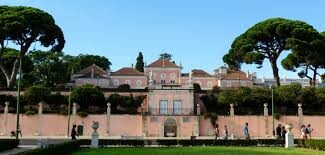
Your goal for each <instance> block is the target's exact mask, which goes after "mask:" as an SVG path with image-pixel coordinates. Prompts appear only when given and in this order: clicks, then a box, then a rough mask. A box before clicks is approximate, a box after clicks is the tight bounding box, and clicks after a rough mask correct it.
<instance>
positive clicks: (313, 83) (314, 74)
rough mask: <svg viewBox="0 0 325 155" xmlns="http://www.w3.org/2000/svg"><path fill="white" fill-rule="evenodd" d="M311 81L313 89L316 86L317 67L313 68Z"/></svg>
mask: <svg viewBox="0 0 325 155" xmlns="http://www.w3.org/2000/svg"><path fill="white" fill-rule="evenodd" d="M313 71H314V72H313V81H312V86H313V87H315V86H316V77H317V67H315V69H314V70H313Z"/></svg>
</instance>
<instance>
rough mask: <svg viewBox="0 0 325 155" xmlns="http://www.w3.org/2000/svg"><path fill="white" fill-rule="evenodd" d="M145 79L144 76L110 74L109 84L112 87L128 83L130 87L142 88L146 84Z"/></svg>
mask: <svg viewBox="0 0 325 155" xmlns="http://www.w3.org/2000/svg"><path fill="white" fill-rule="evenodd" d="M147 81H148V80H147V77H145V76H125V77H123V76H111V78H110V85H109V86H110V87H111V88H114V87H118V86H119V85H122V84H128V85H130V87H131V89H144V88H145V87H146V86H147V85H148V84H147Z"/></svg>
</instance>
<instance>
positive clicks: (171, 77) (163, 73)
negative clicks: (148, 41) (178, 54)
mask: <svg viewBox="0 0 325 155" xmlns="http://www.w3.org/2000/svg"><path fill="white" fill-rule="evenodd" d="M150 72H152V79H153V80H154V81H153V82H154V83H157V84H162V83H179V82H180V81H179V77H180V69H178V68H151V67H147V68H146V71H145V74H146V75H149V73H150Z"/></svg>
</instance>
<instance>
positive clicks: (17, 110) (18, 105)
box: [16, 57, 23, 139]
mask: <svg viewBox="0 0 325 155" xmlns="http://www.w3.org/2000/svg"><path fill="white" fill-rule="evenodd" d="M22 59H23V58H22V57H20V60H19V69H18V71H19V79H18V93H17V105H16V106H17V107H16V115H17V122H16V139H18V129H19V130H21V129H20V126H19V111H20V110H19V108H20V80H21V61H22ZM19 132H21V131H19Z"/></svg>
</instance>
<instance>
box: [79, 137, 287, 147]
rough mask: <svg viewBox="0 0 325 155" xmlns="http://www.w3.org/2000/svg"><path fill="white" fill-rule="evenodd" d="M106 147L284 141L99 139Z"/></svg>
mask: <svg viewBox="0 0 325 155" xmlns="http://www.w3.org/2000/svg"><path fill="white" fill-rule="evenodd" d="M81 145H86V146H89V145H90V140H84V141H83V142H82V144H81ZM108 145H117V146H126V147H142V146H145V145H160V146H168V147H169V146H203V145H204V146H284V140H279V139H253V140H245V139H236V140H216V141H214V140H213V139H196V140H194V141H191V140H188V139H184V140H175V139H157V140H136V139H127V140H123V139H122V140H120V139H100V140H99V146H100V147H105V146H108Z"/></svg>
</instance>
